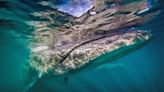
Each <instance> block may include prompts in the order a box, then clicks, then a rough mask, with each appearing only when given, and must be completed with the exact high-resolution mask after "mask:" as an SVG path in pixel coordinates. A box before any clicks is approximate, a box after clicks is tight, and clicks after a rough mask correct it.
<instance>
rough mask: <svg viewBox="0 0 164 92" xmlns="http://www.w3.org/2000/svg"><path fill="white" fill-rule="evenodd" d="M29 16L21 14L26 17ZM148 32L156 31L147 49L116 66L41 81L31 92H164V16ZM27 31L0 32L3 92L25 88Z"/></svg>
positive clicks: (148, 24)
mask: <svg viewBox="0 0 164 92" xmlns="http://www.w3.org/2000/svg"><path fill="white" fill-rule="evenodd" d="M24 7H25V6H24ZM28 11H30V9H29V10H27V11H26V12H28ZM26 12H18V13H21V14H24V15H26ZM0 13H1V14H0V15H1V16H3V17H4V18H14V19H15V20H16V17H21V16H13V15H14V14H13V13H11V15H12V16H6V17H5V15H4V14H6V13H2V12H0ZM18 13H17V14H18ZM7 15H8V14H7ZM1 18H2V17H1ZM21 18H22V19H20V20H19V22H22V20H23V21H26V20H27V19H28V17H26V16H23V17H21ZM145 28H146V29H147V30H151V31H152V34H153V36H154V39H153V40H152V42H150V43H149V44H148V45H146V46H145V47H144V48H142V49H140V50H138V51H136V52H133V53H131V54H129V55H127V56H125V57H123V58H121V59H119V60H116V62H115V63H114V64H112V65H111V64H106V65H103V66H100V67H97V68H95V69H92V70H89V71H87V72H83V73H78V74H75V75H71V76H70V77H69V79H68V82H67V83H65V82H64V80H63V78H55V79H50V80H42V81H39V82H38V83H37V84H36V85H34V86H33V87H32V88H31V89H30V90H29V92H164V71H163V70H164V31H163V30H164V13H163V12H161V13H160V14H159V15H158V16H156V18H155V19H153V20H152V21H150V22H149V23H147V24H146V25H145ZM20 30H21V31H20ZM24 30H26V31H24ZM27 30H30V29H29V28H27V27H25V25H24V26H22V25H21V26H19V27H18V28H10V26H9V27H8V28H1V29H0V92H21V91H22V90H23V88H24V86H25V85H24V83H23V81H24V80H25V78H26V74H25V73H24V71H23V70H24V64H25V63H26V62H27V60H28V57H29V49H28V47H27V45H28V41H27V38H26V37H24V36H22V34H26V33H28V32H30V31H27Z"/></svg>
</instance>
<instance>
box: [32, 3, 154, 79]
mask: <svg viewBox="0 0 164 92" xmlns="http://www.w3.org/2000/svg"><path fill="white" fill-rule="evenodd" d="M144 4H145V1H143V2H136V3H132V4H128V5H124V6H114V7H112V8H107V7H103V9H100V10H97V9H99V8H98V6H97V7H96V6H95V7H94V8H93V9H92V10H90V11H89V12H88V13H86V14H84V15H83V16H81V17H79V18H75V17H72V20H71V21H70V22H69V23H67V24H63V25H62V26H60V27H58V28H47V25H48V22H45V23H42V24H44V26H43V25H41V27H40V28H44V27H46V28H47V31H41V30H40V29H37V28H36V31H35V33H34V34H33V36H34V37H33V40H32V41H31V46H30V48H31V50H32V52H31V59H30V61H29V67H30V68H31V69H33V70H36V71H37V72H38V76H39V77H41V76H42V75H47V74H50V75H54V76H62V75H66V74H69V73H72V72H77V71H78V70H83V69H91V68H94V67H96V66H98V65H101V64H104V63H107V62H111V61H113V60H115V59H117V58H118V57H119V56H120V55H121V56H124V55H123V54H125V53H126V52H128V53H129V52H132V49H136V48H137V47H139V46H141V45H143V44H144V43H146V42H147V41H149V40H150V38H151V35H150V34H149V33H148V32H145V31H144V30H135V29H133V31H132V30H131V31H130V28H132V27H134V26H136V25H142V24H143V23H145V22H146V21H147V20H149V19H150V18H151V17H152V16H153V13H152V14H149V15H146V16H137V15H136V13H137V12H138V11H140V10H142V9H144V8H145V7H146V6H144ZM141 6H142V7H141ZM129 7H130V8H129ZM96 10H97V11H96ZM91 11H96V14H95V15H90V14H89V13H90V12H91ZM39 14H40V16H41V17H47V18H48V19H50V23H51V22H53V20H51V18H49V15H48V14H47V13H44V12H42V14H41V13H39ZM43 15H44V16H43ZM37 26H38V25H37ZM106 54H108V55H109V60H108V61H103V60H101V59H99V60H95V59H97V58H99V56H102V55H106Z"/></svg>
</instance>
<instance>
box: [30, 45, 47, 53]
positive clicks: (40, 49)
mask: <svg viewBox="0 0 164 92" xmlns="http://www.w3.org/2000/svg"><path fill="white" fill-rule="evenodd" d="M46 49H48V46H38V47H35V48H32V51H33V52H39V51H43V50H46Z"/></svg>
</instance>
